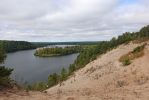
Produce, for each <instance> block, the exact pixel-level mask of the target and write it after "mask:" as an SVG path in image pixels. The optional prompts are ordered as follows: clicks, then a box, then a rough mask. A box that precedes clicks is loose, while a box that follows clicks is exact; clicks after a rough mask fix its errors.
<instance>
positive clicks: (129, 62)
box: [122, 58, 131, 66]
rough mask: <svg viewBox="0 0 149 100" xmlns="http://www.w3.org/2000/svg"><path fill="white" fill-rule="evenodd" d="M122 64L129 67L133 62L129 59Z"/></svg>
mask: <svg viewBox="0 0 149 100" xmlns="http://www.w3.org/2000/svg"><path fill="white" fill-rule="evenodd" d="M122 63H123V65H124V66H127V65H130V64H131V61H130V59H129V58H128V59H124V60H123V62H122Z"/></svg>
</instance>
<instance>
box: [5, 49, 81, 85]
mask: <svg viewBox="0 0 149 100" xmlns="http://www.w3.org/2000/svg"><path fill="white" fill-rule="evenodd" d="M34 52H35V50H25V51H18V52H14V53H8V54H7V58H6V60H5V66H6V67H9V68H13V69H14V71H13V73H12V75H11V78H12V79H14V80H15V81H17V82H18V83H19V84H23V83H25V82H27V83H28V84H33V83H36V82H40V81H47V79H48V76H49V75H50V74H52V73H55V72H56V73H59V72H60V71H61V69H62V68H66V69H67V68H68V67H69V65H70V64H73V63H74V61H75V59H76V58H77V56H78V54H71V55H66V56H58V57H46V58H42V57H36V56H34Z"/></svg>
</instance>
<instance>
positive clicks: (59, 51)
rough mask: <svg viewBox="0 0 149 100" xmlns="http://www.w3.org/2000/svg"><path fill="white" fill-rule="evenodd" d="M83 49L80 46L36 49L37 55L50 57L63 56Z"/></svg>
mask: <svg viewBox="0 0 149 100" xmlns="http://www.w3.org/2000/svg"><path fill="white" fill-rule="evenodd" d="M80 50H81V47H80V46H71V47H65V48H62V47H55V48H40V49H38V50H36V51H35V54H34V55H35V56H39V57H50V56H62V55H69V54H73V53H78V52H79V51H80Z"/></svg>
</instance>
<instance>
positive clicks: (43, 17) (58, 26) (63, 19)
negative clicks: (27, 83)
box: [0, 0, 149, 42]
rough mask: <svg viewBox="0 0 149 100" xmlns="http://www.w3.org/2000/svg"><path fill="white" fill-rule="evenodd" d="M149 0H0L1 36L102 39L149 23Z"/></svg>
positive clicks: (34, 38)
mask: <svg viewBox="0 0 149 100" xmlns="http://www.w3.org/2000/svg"><path fill="white" fill-rule="evenodd" d="M148 5H149V0H0V40H25V41H47V42H53V41H58V42H60V41H100V40H109V39H110V38H112V37H116V36H118V35H120V34H122V33H123V32H126V31H130V32H132V31H138V30H139V28H141V27H142V26H145V25H148V24H149V6H148Z"/></svg>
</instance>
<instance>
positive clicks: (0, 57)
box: [0, 48, 6, 63]
mask: <svg viewBox="0 0 149 100" xmlns="http://www.w3.org/2000/svg"><path fill="white" fill-rule="evenodd" d="M5 58H6V54H5V51H4V50H3V49H2V48H0V63H3V62H4V60H5Z"/></svg>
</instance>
